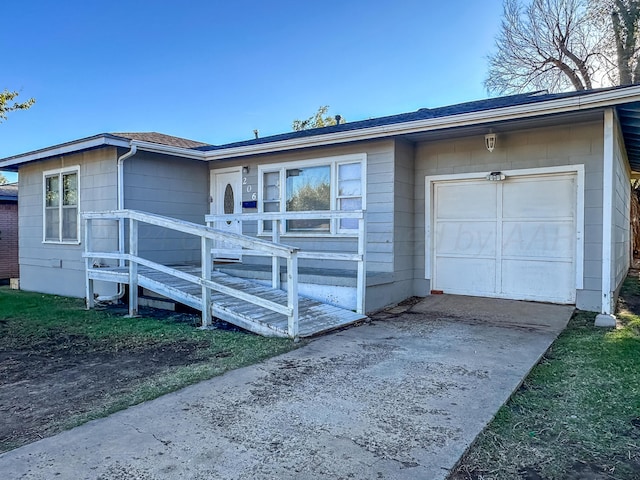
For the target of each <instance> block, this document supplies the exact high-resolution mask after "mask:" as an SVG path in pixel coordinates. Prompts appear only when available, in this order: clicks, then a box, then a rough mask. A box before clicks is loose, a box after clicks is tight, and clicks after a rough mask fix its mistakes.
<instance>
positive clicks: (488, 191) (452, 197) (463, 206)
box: [436, 182, 497, 219]
mask: <svg viewBox="0 0 640 480" xmlns="http://www.w3.org/2000/svg"><path fill="white" fill-rule="evenodd" d="M436 199H437V201H436V216H437V217H438V218H441V219H466V218H469V219H474V218H475V219H480V218H483V219H487V218H495V217H496V205H497V190H496V186H495V185H493V184H491V183H488V182H486V183H476V184H469V185H466V187H465V188H464V189H463V190H461V189H460V188H459V187H456V186H455V185H438V186H436Z"/></svg>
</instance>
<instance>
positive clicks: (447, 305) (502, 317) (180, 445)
mask: <svg viewBox="0 0 640 480" xmlns="http://www.w3.org/2000/svg"><path fill="white" fill-rule="evenodd" d="M403 310H404V309H403V308H401V307H398V308H396V309H392V310H390V311H387V312H383V313H381V314H379V315H377V316H375V317H374V320H373V321H372V322H371V323H370V324H367V325H363V326H359V327H355V328H351V329H349V330H345V331H342V332H337V333H334V334H330V335H326V336H324V337H321V338H318V339H316V340H313V341H312V342H310V344H309V345H307V346H305V347H304V348H301V349H299V350H297V351H294V352H290V353H288V354H285V355H282V356H280V357H277V358H273V359H271V360H269V361H267V362H264V363H262V364H259V365H255V366H252V367H248V368H244V369H240V370H235V371H232V372H229V373H227V374H226V375H223V376H221V377H217V378H214V379H212V380H209V381H206V382H202V383H200V384H198V385H195V386H192V387H189V388H186V389H184V390H181V391H179V392H176V393H173V394H170V395H166V396H164V397H161V398H158V399H157V400H154V401H151V402H147V403H144V404H141V405H138V406H136V407H133V408H129V409H127V410H125V411H122V412H119V413H116V414H114V415H112V416H110V417H108V418H105V419H101V420H97V421H93V422H90V423H88V424H85V425H83V426H80V427H77V428H75V429H73V430H69V431H67V432H64V433H61V434H59V435H57V436H55V437H51V438H46V439H44V440H41V441H38V442H35V443H33V444H30V445H27V446H24V447H22V448H18V449H16V450H13V451H11V452H7V453H5V454H3V455H0V472H2V475H1V476H2V478H3V479H53V478H56V479H74V480H75V479H105V480H106V479H109V480H111V479H174V478H188V479H347V478H348V479H443V478H445V477H446V476H447V475H448V473H449V471H450V469H451V468H453V466H454V465H455V464H456V462H457V461H458V459H459V458H460V456H461V455H462V454H463V453H464V451H465V450H466V448H467V447H468V446H469V445H470V444H471V442H472V441H473V440H474V438H475V437H476V436H477V435H478V433H480V431H482V429H483V428H484V427H485V426H486V424H487V423H488V422H489V421H490V420H491V419H492V418H493V416H494V415H495V413H496V411H497V410H498V408H499V407H500V406H501V405H502V404H503V403H504V402H505V401H506V400H507V398H508V397H509V396H510V395H511V393H512V392H513V390H514V389H516V388H517V387H518V385H519V384H520V382H521V381H522V379H523V378H524V376H526V374H527V373H528V372H529V370H530V369H531V368H532V367H533V366H534V365H535V363H536V362H537V361H538V359H539V358H540V356H541V355H542V354H543V353H544V352H545V351H546V349H547V348H548V347H549V345H550V344H551V343H552V342H553V340H554V339H555V338H556V336H557V335H558V333H559V332H560V331H562V329H563V328H564V327H565V326H566V323H567V321H568V319H569V317H570V316H571V313H572V311H573V309H572V307H567V306H558V305H547V304H534V303H527V302H515V301H507V300H495V299H494V300H490V299H481V298H469V297H454V296H431V297H428V298H426V299H425V300H423V301H422V302H420V303H418V304H416V305H414V306H413V307H411V308H410V309H408V310H406V311H403Z"/></svg>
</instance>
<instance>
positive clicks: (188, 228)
mask: <svg viewBox="0 0 640 480" xmlns="http://www.w3.org/2000/svg"><path fill="white" fill-rule="evenodd" d="M82 217H83V219H84V221H85V230H84V238H85V242H84V247H85V248H84V253H83V257H84V258H85V270H86V273H85V278H86V296H87V297H86V298H87V308H92V307H93V306H94V295H93V291H94V288H93V278H92V277H91V275H90V273H91V271H92V270H93V269H94V267H93V264H92V260H91V259H93V258H102V259H115V260H118V261H119V262H120V264H125V266H128V281H127V283H128V284H129V315H131V316H136V315H137V314H138V288H137V287H138V266H139V265H143V266H145V267H147V268H150V269H153V270H156V271H159V272H162V273H164V274H167V275H170V276H172V277H176V278H179V279H182V280H186V281H188V282H191V283H194V284H196V285H200V286H201V287H202V308H201V309H202V326H203V327H206V326H208V325H209V324H210V322H211V291H212V290H214V291H217V292H220V293H223V294H226V295H230V296H232V297H235V298H238V299H241V300H243V301H247V302H250V303H253V304H255V305H259V306H261V307H265V308H267V309H269V310H272V311H274V312H278V313H281V314H283V315H286V316H287V317H288V332H287V333H288V335H289V336H290V337H291V338H297V337H298V250H299V249H298V248H296V247H291V246H288V245H283V244H280V243H278V242H269V241H266V240H262V239H259V238H255V237H249V236H245V235H240V234H235V233H230V232H224V231H220V230H216V229H213V228H210V227H207V226H204V225H198V224H196V223H191V222H186V221H183V220H177V219H173V218H168V217H164V216H161V215H156V214H151V213H146V212H140V211H137V210H115V211H107V212H86V213H84V214H83V215H82ZM94 220H115V221H116V222H117V227H118V228H120V226H121V225H124V224H125V223H126V222H128V226H129V242H128V249H125V246H124V245H123V244H120V245H118V249H117V250H116V251H94V250H93V248H92V245H93V243H94V242H93V221H94ZM140 224H147V225H154V226H156V227H161V228H165V229H168V230H174V231H178V232H182V233H185V234H189V235H194V236H196V237H199V238H200V248H201V267H202V269H201V274H200V276H196V275H193V274H190V273H187V272H183V271H180V270H177V269H175V268H172V267H169V266H166V265H162V264H159V263H157V262H153V261H151V260H148V259H145V258H142V257H141V256H140V255H139V251H140V248H139V238H138V229H139V225H140ZM215 241H222V242H226V243H229V244H233V245H237V246H238V247H240V248H242V249H246V250H247V251H251V252H254V253H258V254H261V255H267V256H271V257H273V258H274V259H276V258H277V259H278V268H279V265H280V263H279V262H280V260H281V259H285V260H286V264H287V305H281V304H279V303H276V302H272V301H270V300H267V299H264V298H261V297H258V296H255V295H252V294H250V293H247V292H244V291H240V290H235V289H233V288H230V287H228V286H225V285H221V284H220V283H217V282H214V281H212V279H211V273H212V265H213V259H212V256H211V252H212V248H213V242H215ZM125 262H126V263H125Z"/></svg>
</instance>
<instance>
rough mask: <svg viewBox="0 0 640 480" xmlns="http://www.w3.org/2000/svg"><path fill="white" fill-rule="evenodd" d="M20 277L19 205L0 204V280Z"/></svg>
mask: <svg viewBox="0 0 640 480" xmlns="http://www.w3.org/2000/svg"><path fill="white" fill-rule="evenodd" d="M18 276H19V268H18V204H17V203H0V279H7V278H15V277H18Z"/></svg>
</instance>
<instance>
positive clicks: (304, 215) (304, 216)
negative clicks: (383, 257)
mask: <svg viewBox="0 0 640 480" xmlns="http://www.w3.org/2000/svg"><path fill="white" fill-rule="evenodd" d="M365 213H366V212H365V211H363V210H350V211H349V210H317V211H308V212H258V213H237V214H216V215H205V221H206V223H207V225H208V226H212V225H214V224H215V222H223V221H224V222H238V223H239V224H240V231H242V222H244V221H258V222H260V221H270V222H272V227H271V241H272V243H273V244H279V242H280V235H281V234H282V233H283V232H282V230H283V227H284V226H285V225H286V223H285V222H286V221H287V220H318V219H323V220H324V219H329V220H337V221H338V222H339V221H340V220H343V219H356V220H358V229H357V253H343V252H326V251H319V250H308V249H307V248H306V247H305V249H304V250H301V251H299V252H298V255H297V257H298V258H304V259H315V260H339V261H353V262H356V264H357V277H356V311H357V312H358V313H361V314H363V315H364V313H365V294H366V221H365ZM354 230H355V229H354ZM264 233H265V234H267V233H268V232H267V231H265V232H264ZM318 243H319V244H322V240H321V239H319V240H318ZM242 253H243V254H247V255H255V256H264V253H262V252H260V251H250V250H248V251H244V250H243V252H242ZM271 276H272V280H271V283H272V286H273V288H280V259H279V258H278V257H277V256H272V267H271Z"/></svg>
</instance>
